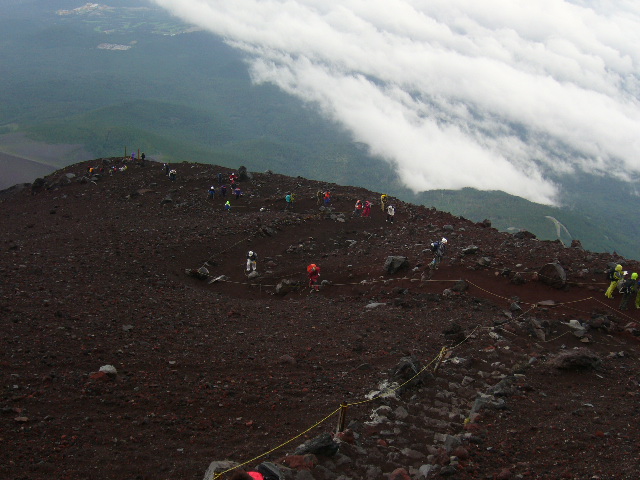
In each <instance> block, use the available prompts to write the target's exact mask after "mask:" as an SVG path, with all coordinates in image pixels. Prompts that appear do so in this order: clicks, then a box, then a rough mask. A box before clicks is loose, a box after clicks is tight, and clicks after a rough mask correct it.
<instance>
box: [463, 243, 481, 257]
mask: <svg viewBox="0 0 640 480" xmlns="http://www.w3.org/2000/svg"><path fill="white" fill-rule="evenodd" d="M479 249H480V247H478V246H476V245H469V246H468V247H466V248H463V249H462V254H463V255H473V254H474V253H477V252H478V250H479Z"/></svg>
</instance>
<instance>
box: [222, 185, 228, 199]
mask: <svg viewBox="0 0 640 480" xmlns="http://www.w3.org/2000/svg"><path fill="white" fill-rule="evenodd" d="M220 195H222V198H226V196H227V186H226V185H222V186H221V187H220Z"/></svg>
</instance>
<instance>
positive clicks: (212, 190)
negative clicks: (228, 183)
mask: <svg viewBox="0 0 640 480" xmlns="http://www.w3.org/2000/svg"><path fill="white" fill-rule="evenodd" d="M209 198H210V199H214V198H216V188H215V187H214V186H213V185H211V186H210V187H209Z"/></svg>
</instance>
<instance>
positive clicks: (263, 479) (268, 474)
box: [229, 462, 284, 480]
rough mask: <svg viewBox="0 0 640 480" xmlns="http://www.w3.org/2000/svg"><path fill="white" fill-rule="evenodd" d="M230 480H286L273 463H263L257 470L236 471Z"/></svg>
mask: <svg viewBox="0 0 640 480" xmlns="http://www.w3.org/2000/svg"><path fill="white" fill-rule="evenodd" d="M229 480H284V475H283V474H282V472H281V471H280V469H279V468H278V467H276V466H275V465H274V464H273V463H271V462H263V463H261V464H260V465H258V466H257V467H256V470H251V471H249V472H245V471H244V470H236V471H235V472H234V473H233V475H231V477H230V478H229Z"/></svg>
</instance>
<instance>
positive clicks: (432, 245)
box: [431, 242, 440, 253]
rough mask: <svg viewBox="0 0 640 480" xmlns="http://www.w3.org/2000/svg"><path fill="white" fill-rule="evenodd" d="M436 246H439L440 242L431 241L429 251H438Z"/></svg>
mask: <svg viewBox="0 0 640 480" xmlns="http://www.w3.org/2000/svg"><path fill="white" fill-rule="evenodd" d="M438 248H440V242H432V243H431V252H432V253H436V252H437V251H438Z"/></svg>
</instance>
